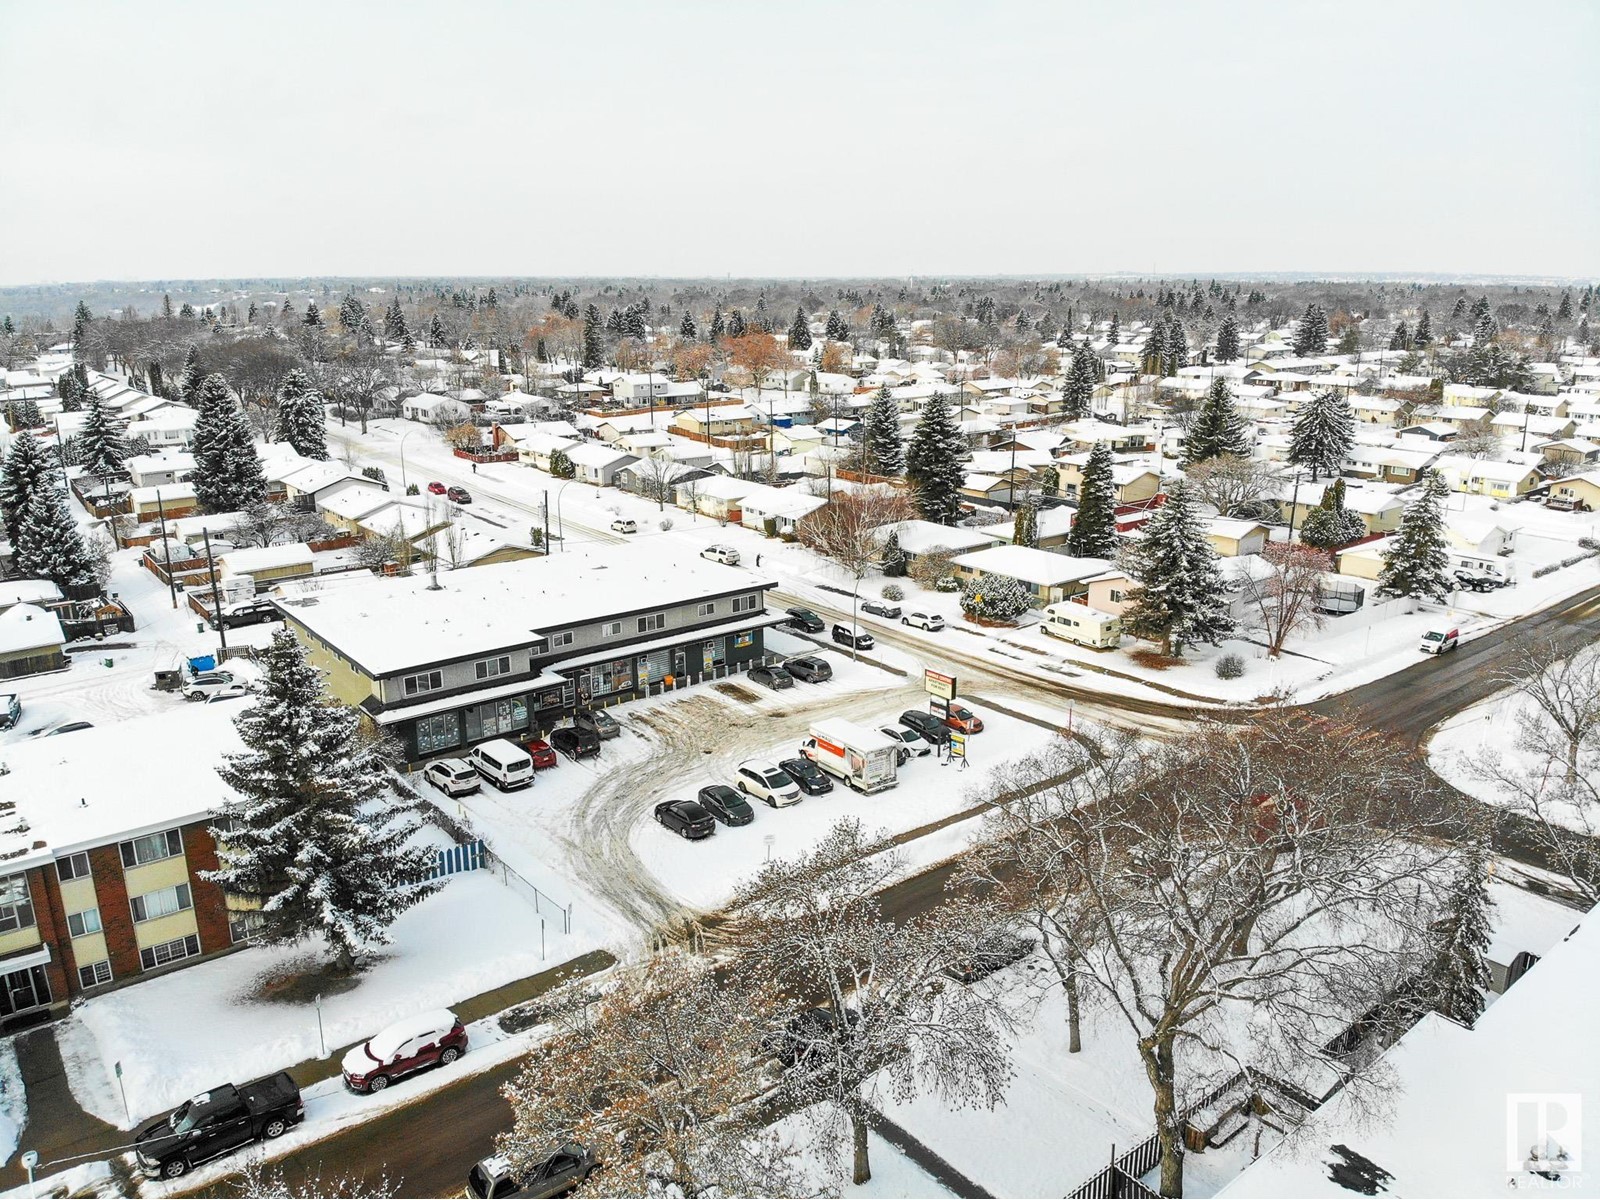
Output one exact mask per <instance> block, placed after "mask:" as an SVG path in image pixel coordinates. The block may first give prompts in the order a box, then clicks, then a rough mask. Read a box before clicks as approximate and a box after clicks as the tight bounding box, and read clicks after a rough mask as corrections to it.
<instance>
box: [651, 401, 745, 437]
mask: <svg viewBox="0 0 1600 1200" xmlns="http://www.w3.org/2000/svg"><path fill="white" fill-rule="evenodd" d="M672 423H673V425H674V426H676V427H677V428H679V429H681V430H683V431H684V432H685V433H687V434H689V435H690V436H691V437H697V438H702V439H703V438H704V437H705V436H706V435H707V434H708V433H709V434H710V436H712V437H714V438H733V437H744V436H747V435H749V434H751V433H754V432H755V429H756V413H755V410H753V409H752V408H750V406H749V405H747V404H717V405H712V406H711V407H710V408H686V409H684V410H683V411H682V412H680V413H678V414H677V415H676V416H675V417H674V418H673V420H672Z"/></svg>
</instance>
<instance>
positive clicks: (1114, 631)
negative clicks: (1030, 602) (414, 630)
mask: <svg viewBox="0 0 1600 1200" xmlns="http://www.w3.org/2000/svg"><path fill="white" fill-rule="evenodd" d="M1044 631H1045V632H1046V633H1049V634H1053V635H1055V636H1056V637H1058V638H1065V639H1066V640H1067V641H1069V642H1077V643H1078V645H1080V646H1088V647H1090V648H1091V649H1094V650H1111V649H1115V648H1116V647H1117V646H1119V645H1121V644H1122V618H1121V617H1114V616H1112V615H1111V614H1110V613H1103V612H1101V611H1099V610H1098V609H1094V608H1090V607H1089V606H1088V605H1087V604H1079V603H1078V602H1077V601H1076V600H1063V601H1062V602H1061V603H1060V604H1052V605H1050V606H1048V607H1047V608H1046V609H1045V610H1044Z"/></svg>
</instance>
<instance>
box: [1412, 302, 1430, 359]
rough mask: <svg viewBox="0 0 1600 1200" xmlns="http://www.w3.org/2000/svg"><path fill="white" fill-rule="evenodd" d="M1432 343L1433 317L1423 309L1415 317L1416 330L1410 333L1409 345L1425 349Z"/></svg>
mask: <svg viewBox="0 0 1600 1200" xmlns="http://www.w3.org/2000/svg"><path fill="white" fill-rule="evenodd" d="M1432 344H1433V318H1432V317H1431V316H1429V315H1428V310H1427V309H1423V310H1422V315H1421V316H1420V317H1418V318H1417V328H1416V331H1415V332H1414V333H1413V334H1412V335H1411V345H1412V346H1413V347H1415V348H1416V349H1418V350H1423V349H1426V348H1427V347H1428V346H1430V345H1432Z"/></svg>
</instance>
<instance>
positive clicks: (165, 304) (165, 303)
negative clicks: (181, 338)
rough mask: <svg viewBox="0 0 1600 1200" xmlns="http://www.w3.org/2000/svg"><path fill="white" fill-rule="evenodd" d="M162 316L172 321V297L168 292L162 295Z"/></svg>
mask: <svg viewBox="0 0 1600 1200" xmlns="http://www.w3.org/2000/svg"><path fill="white" fill-rule="evenodd" d="M161 316H162V318H163V319H165V320H168V321H170V320H172V297H171V296H170V295H169V294H168V293H166V292H162V293H161Z"/></svg>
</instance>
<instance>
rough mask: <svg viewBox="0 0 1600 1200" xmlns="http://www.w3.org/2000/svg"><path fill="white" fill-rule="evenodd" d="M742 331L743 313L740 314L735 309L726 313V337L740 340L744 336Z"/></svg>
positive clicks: (743, 329)
mask: <svg viewBox="0 0 1600 1200" xmlns="http://www.w3.org/2000/svg"><path fill="white" fill-rule="evenodd" d="M744 331H745V324H744V313H742V312H740V311H739V310H738V309H737V308H736V309H733V310H732V311H731V312H729V313H728V336H729V337H731V338H742V337H743V336H744Z"/></svg>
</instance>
